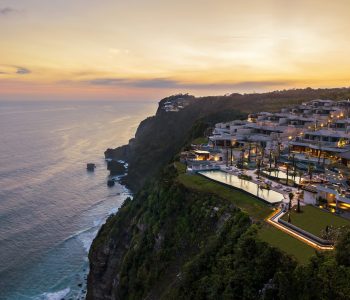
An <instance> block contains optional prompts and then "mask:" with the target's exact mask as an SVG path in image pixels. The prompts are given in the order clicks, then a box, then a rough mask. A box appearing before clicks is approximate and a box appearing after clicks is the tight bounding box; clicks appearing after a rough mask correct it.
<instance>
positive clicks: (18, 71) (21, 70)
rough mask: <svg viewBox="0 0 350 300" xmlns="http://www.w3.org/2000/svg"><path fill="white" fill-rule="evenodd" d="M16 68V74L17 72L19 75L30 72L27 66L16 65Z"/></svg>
mask: <svg viewBox="0 0 350 300" xmlns="http://www.w3.org/2000/svg"><path fill="white" fill-rule="evenodd" d="M16 68H17V71H16V74H19V75H26V74H30V73H32V71H30V70H29V69H27V68H23V67H16Z"/></svg>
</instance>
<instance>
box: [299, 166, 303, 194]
mask: <svg viewBox="0 0 350 300" xmlns="http://www.w3.org/2000/svg"><path fill="white" fill-rule="evenodd" d="M303 174H304V173H303V171H301V170H300V171H299V172H298V176H299V186H298V189H299V190H300V186H301V176H303Z"/></svg>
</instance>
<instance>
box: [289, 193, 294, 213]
mask: <svg viewBox="0 0 350 300" xmlns="http://www.w3.org/2000/svg"><path fill="white" fill-rule="evenodd" d="M288 196H289V204H288V209H289V210H291V208H292V200H293V198H294V194H293V193H289V195H288Z"/></svg>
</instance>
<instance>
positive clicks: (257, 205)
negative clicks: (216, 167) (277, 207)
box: [178, 173, 271, 220]
mask: <svg viewBox="0 0 350 300" xmlns="http://www.w3.org/2000/svg"><path fill="white" fill-rule="evenodd" d="M178 181H179V182H180V183H182V184H183V185H184V186H186V187H187V188H189V189H194V190H199V191H202V192H206V193H208V194H214V195H217V196H219V197H221V198H223V199H227V200H228V201H231V202H232V203H233V204H234V205H235V206H237V207H238V208H240V209H241V210H242V211H244V212H246V213H247V214H249V215H250V216H251V217H253V218H255V219H258V220H263V219H265V218H266V217H267V216H268V215H269V214H270V213H271V208H270V207H269V206H268V205H267V204H265V203H264V202H262V201H259V200H258V199H256V198H254V197H251V196H249V195H247V194H245V193H243V192H241V191H237V190H235V189H233V188H229V187H226V186H223V185H221V184H219V183H216V182H214V181H212V180H209V179H207V178H204V177H202V176H199V175H191V174H185V173H180V174H179V176H178Z"/></svg>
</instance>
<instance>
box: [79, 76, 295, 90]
mask: <svg viewBox="0 0 350 300" xmlns="http://www.w3.org/2000/svg"><path fill="white" fill-rule="evenodd" d="M83 83H84V84H88V85H93V86H115V87H121V86H124V87H125V86H126V87H133V88H144V89H195V90H210V89H213V90H215V89H216V90H218V89H220V90H255V89H256V90H260V89H266V88H273V87H284V86H289V85H291V84H292V83H293V82H291V81H283V80H281V81H274V80H271V81H242V82H213V83H195V82H184V81H179V80H174V79H170V78H151V79H127V78H96V79H92V80H87V81H83Z"/></svg>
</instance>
